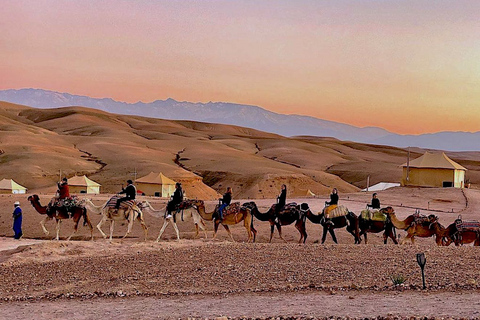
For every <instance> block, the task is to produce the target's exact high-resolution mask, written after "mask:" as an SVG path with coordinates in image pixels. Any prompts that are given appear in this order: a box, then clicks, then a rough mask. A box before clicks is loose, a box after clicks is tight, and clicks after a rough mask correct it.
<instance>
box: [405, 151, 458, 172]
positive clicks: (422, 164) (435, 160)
mask: <svg viewBox="0 0 480 320" xmlns="http://www.w3.org/2000/svg"><path fill="white" fill-rule="evenodd" d="M406 166H407V164H406V163H404V164H403V167H406ZM409 166H410V167H411V168H435V169H457V170H467V169H466V168H464V167H462V166H461V165H459V164H458V163H456V162H455V161H453V160H452V159H450V158H449V157H447V156H446V155H445V153H443V152H442V153H430V152H425V154H424V155H423V156H421V157H420V158H417V159H415V160H412V161H410V164H409Z"/></svg>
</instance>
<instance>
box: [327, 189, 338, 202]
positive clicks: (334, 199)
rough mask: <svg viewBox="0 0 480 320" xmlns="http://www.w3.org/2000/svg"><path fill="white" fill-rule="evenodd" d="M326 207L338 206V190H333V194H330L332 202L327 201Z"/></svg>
mask: <svg viewBox="0 0 480 320" xmlns="http://www.w3.org/2000/svg"><path fill="white" fill-rule="evenodd" d="M325 205H328V206H331V205H338V190H337V188H333V190H332V193H331V194H330V201H325Z"/></svg>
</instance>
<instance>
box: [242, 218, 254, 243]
mask: <svg viewBox="0 0 480 320" xmlns="http://www.w3.org/2000/svg"><path fill="white" fill-rule="evenodd" d="M248 220H249V219H248V218H247V219H243V225H244V227H245V229H247V234H248V240H247V242H250V240H252V238H253V236H252V228H251V223H252V221H251V219H250V221H248Z"/></svg>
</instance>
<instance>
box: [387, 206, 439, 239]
mask: <svg viewBox="0 0 480 320" xmlns="http://www.w3.org/2000/svg"><path fill="white" fill-rule="evenodd" d="M384 212H385V213H386V214H387V217H388V218H389V219H390V221H392V224H393V226H394V227H395V228H397V229H402V230H405V231H407V236H406V237H405V238H404V239H403V240H402V242H401V244H404V243H405V242H406V241H407V240H408V239H410V241H411V242H412V244H414V243H415V237H416V236H417V237H421V238H428V237H432V236H435V243H436V244H437V245H438V246H441V245H442V239H443V237H444V235H443V233H442V232H439V230H441V228H444V227H443V226H442V225H441V224H440V223H438V218H437V217H436V216H435V215H430V216H428V218H426V219H424V221H423V222H416V217H415V216H414V215H409V216H408V217H407V218H406V219H405V220H398V218H397V216H396V214H395V211H394V210H393V208H392V207H387V208H384ZM417 213H418V212H417ZM436 223H438V225H436Z"/></svg>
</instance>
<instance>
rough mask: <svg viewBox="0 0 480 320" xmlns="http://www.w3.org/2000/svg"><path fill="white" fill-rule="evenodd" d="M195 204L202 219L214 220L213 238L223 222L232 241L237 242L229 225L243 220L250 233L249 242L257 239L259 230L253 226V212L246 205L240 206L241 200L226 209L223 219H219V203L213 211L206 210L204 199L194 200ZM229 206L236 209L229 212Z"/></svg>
mask: <svg viewBox="0 0 480 320" xmlns="http://www.w3.org/2000/svg"><path fill="white" fill-rule="evenodd" d="M193 205H194V207H195V209H197V212H198V213H199V214H200V216H201V217H202V219H204V220H207V221H214V225H213V226H214V234H213V240H215V239H216V237H217V231H218V226H219V225H220V224H221V225H222V226H223V227H224V228H225V230H227V232H228V234H229V235H230V238H231V239H232V241H233V242H235V239H233V236H232V233H231V232H230V228H229V227H228V226H229V225H235V224H237V223H240V222H242V221H243V225H244V226H245V229H247V233H248V242H250V241H251V240H252V239H253V242H255V239H256V237H257V230H255V228H254V227H253V218H252V213H251V212H250V209H248V208H246V207H244V206H240V203H239V202H235V203H232V204H231V205H230V206H228V207H227V208H225V209H224V210H225V211H224V212H225V214H224V216H223V219H222V220H220V219H218V217H219V212H218V208H219V206H218V205H217V206H215V210H213V212H205V203H204V202H203V200H194V201H193ZM229 207H230V208H236V209H235V210H232V212H228V209H229ZM252 233H253V236H252Z"/></svg>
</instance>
